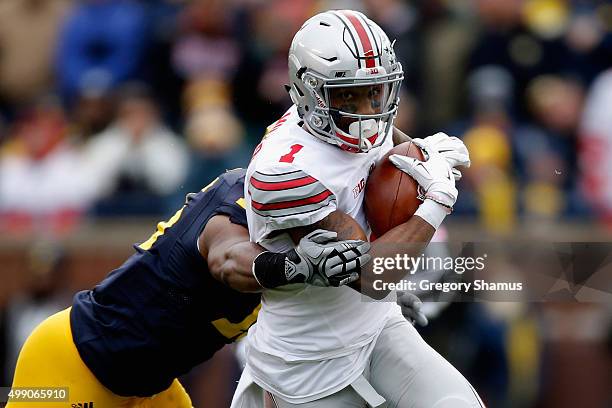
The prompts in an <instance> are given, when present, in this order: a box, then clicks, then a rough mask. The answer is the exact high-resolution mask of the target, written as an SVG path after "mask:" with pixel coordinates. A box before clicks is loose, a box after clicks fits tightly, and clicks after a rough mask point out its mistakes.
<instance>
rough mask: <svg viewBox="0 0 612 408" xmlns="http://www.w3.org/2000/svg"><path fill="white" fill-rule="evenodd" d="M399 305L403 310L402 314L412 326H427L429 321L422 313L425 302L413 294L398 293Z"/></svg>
mask: <svg viewBox="0 0 612 408" xmlns="http://www.w3.org/2000/svg"><path fill="white" fill-rule="evenodd" d="M397 304H398V305H400V306H401V308H402V314H403V315H404V317H405V318H406V320H408V321H409V322H410V323H412V324H415V323H416V324H418V325H419V326H421V327H425V326H427V324H428V323H429V321H428V320H427V317H426V316H425V314H424V313H423V312H422V311H421V307H422V306H423V302H421V299H419V297H418V296H417V295H415V294H413V293H410V292H401V291H397Z"/></svg>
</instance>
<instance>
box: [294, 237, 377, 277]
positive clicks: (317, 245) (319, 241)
mask: <svg viewBox="0 0 612 408" xmlns="http://www.w3.org/2000/svg"><path fill="white" fill-rule="evenodd" d="M337 236H338V234H336V233H335V232H333V231H326V230H316V231H313V232H311V233H310V234H308V235H306V236H305V237H304V238H302V239H301V240H300V243H299V245H298V246H297V247H296V248H295V252H294V253H295V255H297V256H298V257H299V260H298V259H296V258H295V257H294V256H292V254H290V253H287V261H286V264H285V273H286V275H287V278H288V280H291V279H290V275H291V274H292V273H291V271H290V269H291V268H292V266H291V265H290V263H291V262H293V265H294V266H295V274H301V275H303V276H304V282H306V283H310V284H311V285H316V286H342V285H346V284H349V283H351V282H354V281H356V280H357V279H359V275H360V273H361V267H362V266H363V265H365V264H366V263H368V262H369V261H370V259H372V257H371V256H370V255H369V254H368V253H367V252H368V251H369V250H370V244H369V243H368V242H365V241H360V240H347V241H336V238H337ZM290 252H291V251H290ZM288 268H289V269H288Z"/></svg>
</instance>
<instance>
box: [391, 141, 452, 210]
mask: <svg viewBox="0 0 612 408" xmlns="http://www.w3.org/2000/svg"><path fill="white" fill-rule="evenodd" d="M422 149H423V150H424V151H425V153H427V156H428V159H427V161H420V160H418V159H415V158H412V157H408V156H402V155H399V154H392V155H391V156H390V157H389V160H391V163H393V164H394V165H395V167H397V168H398V169H400V170H401V171H403V172H404V173H407V174H408V175H409V176H410V177H412V178H413V179H415V181H416V182H417V183H418V184H419V186H421V188H422V189H423V194H422V195H423V198H424V199H430V200H432V201H435V202H436V203H438V204H440V205H443V206H444V207H446V208H447V209H448V211H447V212H448V213H450V211H452V209H453V205H454V204H455V201H457V194H458V192H457V188H455V177H454V176H453V173H452V171H451V167H450V166H449V164H448V162H447V161H446V159H445V158H444V157H443V156H442V155H441V154H440V153H438V152H437V151H436V150H435V149H434V148H432V147H430V146H427V145H423V146H422Z"/></svg>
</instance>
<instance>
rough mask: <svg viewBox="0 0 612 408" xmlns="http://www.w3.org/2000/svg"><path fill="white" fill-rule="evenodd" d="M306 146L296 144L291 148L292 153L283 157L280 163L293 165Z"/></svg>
mask: <svg viewBox="0 0 612 408" xmlns="http://www.w3.org/2000/svg"><path fill="white" fill-rule="evenodd" d="M303 147H304V146H302V145H301V144H294V145H292V146H291V151H290V152H289V153H287V154H285V155H283V156H281V158H280V160H279V162H281V163H293V159H294V157H293V156H295V155H296V154H297V153H298V152H299V151H300V150H302V148H303Z"/></svg>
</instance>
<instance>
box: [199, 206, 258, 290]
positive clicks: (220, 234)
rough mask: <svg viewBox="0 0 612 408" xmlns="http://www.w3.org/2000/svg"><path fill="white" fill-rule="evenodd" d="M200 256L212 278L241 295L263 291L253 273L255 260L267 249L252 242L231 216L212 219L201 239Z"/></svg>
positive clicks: (246, 232) (247, 233)
mask: <svg viewBox="0 0 612 408" xmlns="http://www.w3.org/2000/svg"><path fill="white" fill-rule="evenodd" d="M198 244H199V247H200V254H201V255H202V256H203V257H204V259H206V261H207V263H208V269H209V271H210V273H211V275H212V276H213V277H214V278H215V279H217V280H218V281H220V282H222V283H224V284H225V285H227V286H229V287H231V288H232V289H235V290H237V291H239V292H261V291H262V290H263V288H262V287H261V286H260V285H259V283H258V282H257V280H256V279H255V277H254V276H253V273H252V267H253V261H254V260H255V258H256V257H257V255H259V254H260V253H261V252H263V251H264V248H262V247H260V246H259V245H257V244H254V243H252V242H249V232H248V230H247V229H246V228H244V227H242V226H240V225H236V224H232V222H231V221H230V220H229V218H228V217H226V216H224V215H216V216H214V217H212V218H211V219H210V220H209V221H208V223H207V224H206V227H205V228H204V230H203V231H202V233H201V234H200V238H199V240H198Z"/></svg>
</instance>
